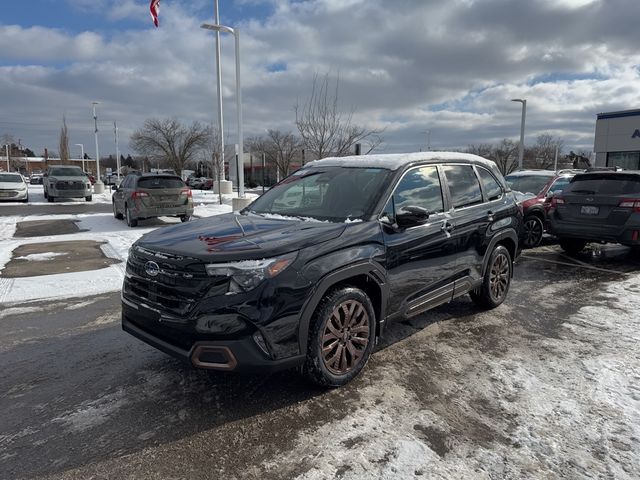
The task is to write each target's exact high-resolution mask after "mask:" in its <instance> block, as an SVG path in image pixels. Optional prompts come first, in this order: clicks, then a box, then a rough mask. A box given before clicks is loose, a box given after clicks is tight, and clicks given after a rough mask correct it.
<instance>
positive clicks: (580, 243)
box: [560, 238, 587, 255]
mask: <svg viewBox="0 0 640 480" xmlns="http://www.w3.org/2000/svg"><path fill="white" fill-rule="evenodd" d="M586 246H587V241H586V240H580V239H579V238H561V239H560V248H562V250H564V251H565V252H567V253H568V254H569V255H576V254H578V253H580V252H581V251H582V250H584V247H586Z"/></svg>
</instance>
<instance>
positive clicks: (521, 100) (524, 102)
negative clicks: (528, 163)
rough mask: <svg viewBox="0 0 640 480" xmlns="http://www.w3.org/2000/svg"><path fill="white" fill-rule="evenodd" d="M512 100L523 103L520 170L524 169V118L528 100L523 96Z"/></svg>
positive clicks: (519, 147) (519, 154) (519, 149)
mask: <svg viewBox="0 0 640 480" xmlns="http://www.w3.org/2000/svg"><path fill="white" fill-rule="evenodd" d="M511 101H512V102H520V103H522V120H521V121H520V145H518V170H522V162H523V159H524V119H525V117H526V116H527V101H526V100H525V99H523V98H513V99H512V100H511Z"/></svg>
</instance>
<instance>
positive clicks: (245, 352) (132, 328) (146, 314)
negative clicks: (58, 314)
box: [122, 297, 305, 373]
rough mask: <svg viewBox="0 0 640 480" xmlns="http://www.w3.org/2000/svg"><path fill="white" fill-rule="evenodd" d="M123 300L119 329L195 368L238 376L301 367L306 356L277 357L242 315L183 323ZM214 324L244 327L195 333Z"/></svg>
mask: <svg viewBox="0 0 640 480" xmlns="http://www.w3.org/2000/svg"><path fill="white" fill-rule="evenodd" d="M122 300H123V303H122V329H123V330H124V331H125V332H127V333H130V334H131V335H133V336H134V337H136V338H138V339H140V340H142V341H143V342H145V343H148V344H149V345H151V346H153V347H155V348H157V349H158V350H161V351H163V352H164V353H167V354H169V355H171V356H173V357H175V358H178V359H180V360H183V361H185V362H188V363H190V364H191V365H192V366H194V367H196V368H202V369H208V370H219V371H234V372H239V373H249V372H255V371H277V370H286V369H289V368H293V367H297V366H300V365H302V363H303V362H304V360H305V355H299V354H297V352H296V355H293V356H288V357H284V358H281V357H277V356H276V355H275V354H274V353H273V351H274V349H273V347H272V346H271V345H273V339H272V338H267V337H266V336H265V334H267V332H266V331H265V332H264V333H265V334H263V331H262V330H261V329H258V328H257V327H255V326H252V325H251V324H250V322H247V321H246V320H245V319H243V318H242V317H241V315H233V314H220V315H215V314H209V315H203V316H201V317H200V318H195V319H194V318H191V319H184V320H182V319H178V318H172V317H167V316H165V315H163V314H161V313H160V312H158V311H157V310H155V309H154V308H152V307H149V306H147V305H145V304H144V303H141V304H137V303H132V302H131V301H129V300H128V299H126V298H124V297H123V298H122ZM232 317H234V319H233V320H232ZM290 320H293V319H290ZM213 323H217V324H223V325H227V326H230V325H232V324H235V325H243V328H241V329H240V331H236V332H234V333H230V334H203V333H199V332H198V331H197V329H198V325H199V326H206V324H213ZM287 323H290V321H288V322H287ZM267 330H268V329H267ZM295 343H296V344H297V338H296V339H295Z"/></svg>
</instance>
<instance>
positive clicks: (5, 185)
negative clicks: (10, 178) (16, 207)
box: [0, 182, 25, 190]
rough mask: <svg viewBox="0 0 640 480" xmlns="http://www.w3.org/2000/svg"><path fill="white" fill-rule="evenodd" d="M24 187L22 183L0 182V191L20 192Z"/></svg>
mask: <svg viewBox="0 0 640 480" xmlns="http://www.w3.org/2000/svg"><path fill="white" fill-rule="evenodd" d="M24 187H25V184H24V183H15V182H0V190H21V189H23V188H24Z"/></svg>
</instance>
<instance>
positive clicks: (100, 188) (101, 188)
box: [92, 102, 104, 193]
mask: <svg viewBox="0 0 640 480" xmlns="http://www.w3.org/2000/svg"><path fill="white" fill-rule="evenodd" d="M99 104H100V102H92V105H93V122H94V124H95V131H94V134H95V137H96V183H95V184H94V185H93V190H94V192H95V193H102V192H104V184H103V183H102V180H100V150H99V149H98V115H97V114H96V105H99Z"/></svg>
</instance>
